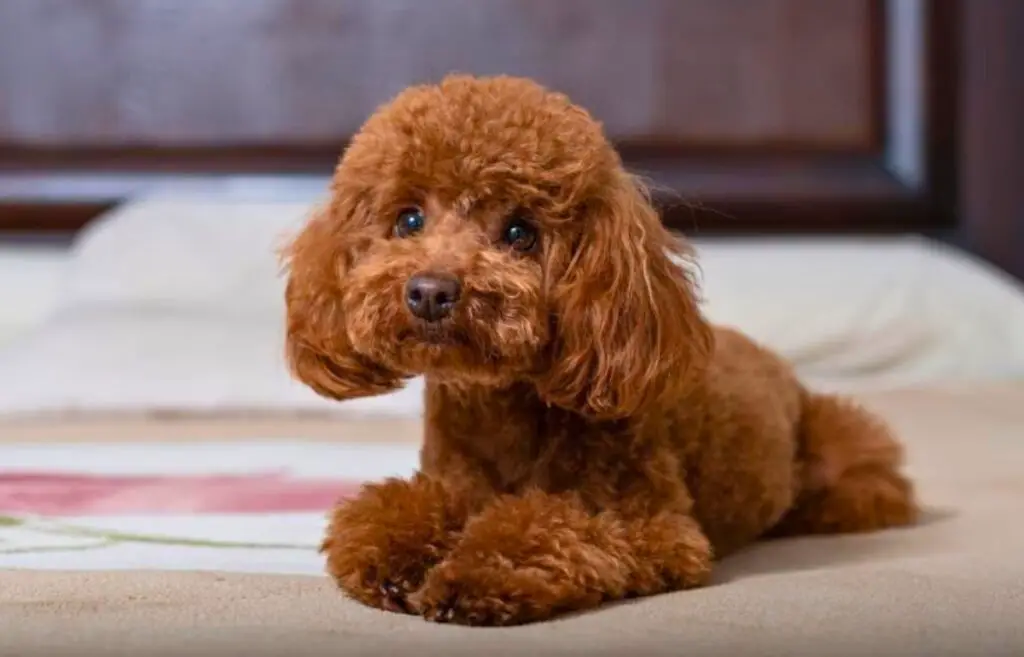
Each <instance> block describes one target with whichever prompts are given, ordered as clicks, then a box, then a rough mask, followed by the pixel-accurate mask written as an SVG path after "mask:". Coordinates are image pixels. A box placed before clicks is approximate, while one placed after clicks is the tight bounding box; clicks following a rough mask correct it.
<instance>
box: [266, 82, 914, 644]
mask: <svg viewBox="0 0 1024 657" xmlns="http://www.w3.org/2000/svg"><path fill="white" fill-rule="evenodd" d="M407 207H416V208H420V209H421V210H422V212H423V215H424V216H425V228H424V230H423V231H422V232H421V233H418V234H416V235H413V236H409V237H406V238H399V237H397V236H395V235H394V234H393V233H394V231H393V228H394V222H395V218H396V216H397V215H398V214H399V212H400V211H401V210H402V209H403V208H407ZM511 216H518V217H527V218H528V219H529V221H530V222H531V224H532V225H533V226H535V227H536V228H537V230H538V235H539V245H538V246H537V247H536V248H535V249H533V250H532V251H531V252H528V253H523V252H519V251H516V250H514V249H511V248H509V247H508V246H507V245H506V244H504V243H503V242H502V241H501V234H502V231H503V229H504V227H505V226H506V224H507V222H508V220H509V218H510V217H511ZM689 258H690V252H689V250H688V249H687V247H686V246H685V244H684V243H683V242H682V241H681V240H677V239H676V238H674V237H673V236H672V235H671V234H670V233H669V232H668V231H666V230H665V229H664V228H663V226H662V224H661V222H660V220H659V217H658V215H657V213H656V212H655V210H654V209H653V207H652V206H651V204H650V203H649V201H648V199H647V197H646V195H645V193H644V191H643V189H642V187H641V186H640V185H638V184H637V182H636V181H635V180H634V179H633V178H632V177H630V176H629V175H628V174H627V173H626V172H625V171H624V169H623V167H622V164H621V161H620V158H619V156H618V155H617V153H616V152H615V150H614V149H613V148H612V146H611V145H610V144H609V142H608V141H607V139H606V138H605V136H604V134H603V132H602V129H601V126H600V124H599V123H598V122H596V121H595V120H594V119H592V118H591V117H590V116H589V115H588V114H587V112H586V111H584V110H583V109H581V108H579V107H578V106H576V105H573V104H572V103H571V102H570V101H569V100H568V99H567V98H566V97H565V96H563V95H561V94H558V93H553V92H550V91H548V90H546V89H544V88H542V87H541V86H539V85H537V84H535V83H534V82H531V81H529V80H523V79H516V78H507V77H497V78H483V79H481V78H473V77H468V76H452V77H449V78H446V79H445V80H444V81H442V82H441V83H440V84H438V85H430V86H418V87H413V88H410V89H408V90H406V91H404V92H403V93H401V94H400V95H399V96H398V97H397V98H395V99H394V100H393V101H392V102H390V103H388V104H387V105H385V106H383V107H382V108H380V109H379V110H378V111H377V112H376V113H375V114H374V115H373V116H372V117H371V118H370V119H369V120H368V121H367V122H366V124H365V125H364V127H363V128H362V130H361V131H360V132H359V134H358V135H356V137H355V138H354V139H353V141H352V143H351V144H350V146H349V148H348V149H347V150H346V152H345V154H344V156H343V157H342V159H341V161H340V163H339V165H338V168H337V170H336V174H335V176H334V180H333V183H332V188H331V198H330V201H329V202H328V203H327V204H325V205H324V207H322V208H321V209H320V210H319V211H318V212H317V213H316V214H315V215H314V216H313V217H311V219H310V221H309V222H308V224H307V226H306V227H305V228H304V230H303V231H302V232H301V233H300V234H299V235H298V236H297V237H296V239H295V240H294V242H293V243H292V244H291V245H290V248H289V249H288V250H287V252H286V260H287V264H288V266H289V270H290V275H289V280H288V286H287V307H288V327H287V353H288V359H289V363H290V365H291V368H292V371H293V373H294V375H295V376H296V377H297V378H298V379H299V380H301V381H303V382H305V383H306V384H307V385H309V386H310V387H311V388H312V389H314V390H315V391H316V392H318V393H319V394H321V395H323V396H326V397H329V398H333V399H338V400H342V399H348V398H353V397H359V396H364V395H376V394H380V393H384V392H387V391H389V390H393V389H395V388H398V387H399V386H401V385H402V382H403V381H404V380H405V379H408V378H409V377H412V376H416V375H425V376H426V382H427V390H426V426H425V436H424V445H423V450H422V455H421V470H420V472H419V473H418V474H417V475H416V476H414V477H413V478H411V479H409V480H400V479H391V480H387V481H384V482H380V483H374V484H371V485H367V486H366V487H365V488H364V489H363V490H362V492H361V494H360V495H358V496H357V497H355V498H353V499H350V500H345V501H342V502H340V503H339V505H338V507H337V508H336V509H335V511H334V512H333V515H332V518H331V522H330V526H329V529H328V532H327V537H326V539H325V540H324V543H323V552H324V553H325V554H326V557H327V568H328V571H329V572H330V574H331V575H332V576H333V577H334V579H335V580H336V582H337V583H338V585H339V586H340V587H341V588H342V589H343V590H344V591H345V592H346V593H347V594H348V595H350V596H351V597H353V598H355V599H357V600H360V601H362V602H364V603H366V604H368V605H373V606H376V607H380V608H383V609H388V610H392V611H400V612H405V613H412V614H420V615H423V616H424V617H426V618H428V619H431V620H436V621H450V622H458V623H466V624H518V623H525V622H531V621H537V620H543V619H548V618H551V617H552V616H554V615H556V614H559V613H562V612H566V611H571V610H581V609H587V608H592V607H595V606H597V605H599V604H601V603H602V602H604V601H608V600H615V599H622V598H626V597H632V596H640V595H650V594H655V593H661V592H666V591H672V590H677V589H683V588H688V587H695V586H700V585H702V584H704V583H706V582H707V581H708V580H709V577H710V574H711V571H712V566H713V561H714V560H715V559H716V558H720V557H722V556H725V555H727V554H729V553H730V552H732V551H734V550H736V549H738V548H740V547H742V546H744V545H746V544H748V543H750V542H752V541H754V540H756V539H758V538H760V537H764V536H769V535H789V534H800V533H827V532H840V531H842V532H856V531H868V530H875V529H880V528H883V527H891V526H897V525H905V524H908V523H911V522H913V521H914V519H915V517H916V514H917V510H916V509H917V507H916V505H915V502H914V496H913V490H912V487H911V484H910V483H909V482H908V481H907V479H906V478H905V477H904V476H902V475H901V474H900V473H899V466H900V459H901V455H900V448H899V445H898V444H897V442H896V441H895V440H894V439H893V437H892V436H891V435H890V432H889V430H888V429H887V428H886V426H885V425H884V424H883V423H882V422H881V421H879V420H878V419H876V418H874V417H872V416H871V415H869V414H868V413H867V412H866V411H864V410H862V409H860V408H858V407H857V406H856V405H854V404H853V403H851V402H848V401H845V400H842V399H839V398H835V397H831V396H825V395H819V394H814V393H812V392H809V391H808V390H806V389H805V388H804V387H803V386H802V385H801V384H800V383H799V382H798V381H797V379H796V378H795V377H794V375H793V373H792V372H791V370H790V368H789V367H788V366H787V365H786V364H785V363H784V362H783V361H782V360H781V359H779V358H778V357H777V356H775V355H774V354H772V353H771V352H769V351H767V350H765V349H763V348H761V347H760V346H758V345H756V344H754V343H753V342H751V341H750V340H749V339H747V338H746V337H744V336H743V335H741V334H740V333H737V332H734V331H731V330H727V329H721V328H714V327H712V326H711V325H709V324H708V323H707V322H706V321H705V319H704V318H703V317H702V316H701V313H700V310H699V308H698V302H697V297H696V291H695V289H694V285H693V281H692V280H691V279H690V277H689V276H688V275H687V269H686V267H685V264H686V263H687V261H688V259H689ZM423 272H443V273H445V274H447V275H451V276H455V277H457V278H458V280H459V281H460V282H461V285H462V290H463V292H462V295H461V297H460V300H459V302H458V304H457V305H456V306H455V308H454V310H453V313H452V315H451V316H450V317H449V318H447V319H445V320H443V321H442V322H439V323H426V322H423V321H422V320H418V319H417V318H415V317H414V316H413V315H412V314H411V313H410V312H409V311H408V310H407V308H406V305H405V303H404V296H403V295H404V286H405V283H406V281H407V280H408V279H409V278H410V277H411V276H413V275H415V274H417V273H423Z"/></svg>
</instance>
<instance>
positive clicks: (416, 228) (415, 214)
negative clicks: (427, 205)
mask: <svg viewBox="0 0 1024 657" xmlns="http://www.w3.org/2000/svg"><path fill="white" fill-rule="evenodd" d="M425 221H426V217H424V216H423V211H422V210H420V209H419V208H405V209H404V210H402V211H401V212H399V213H398V219H396V220H395V235H397V236H398V237H409V236H410V235H415V234H416V233H418V232H420V231H421V230H423V224H424V222H425Z"/></svg>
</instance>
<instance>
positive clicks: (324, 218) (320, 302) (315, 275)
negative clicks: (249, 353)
mask: <svg viewBox="0 0 1024 657" xmlns="http://www.w3.org/2000/svg"><path fill="white" fill-rule="evenodd" d="M351 210H352V208H348V207H347V205H346V203H344V201H343V200H339V199H337V198H336V199H335V200H334V201H332V202H331V203H330V204H329V205H326V206H324V207H322V208H319V209H317V210H316V211H315V212H314V213H313V215H312V216H311V217H310V219H309V221H308V223H307V224H306V226H305V227H304V228H303V230H302V231H301V232H300V233H299V234H298V235H297V236H296V237H295V239H294V240H293V241H292V242H291V243H290V244H289V245H288V246H287V247H286V248H285V249H284V250H283V251H282V253H281V257H282V262H283V264H284V265H285V267H286V268H287V271H288V282H287V286H286V290H285V305H286V309H287V328H286V334H285V343H286V358H287V362H288V366H289V369H290V370H291V373H292V376H294V377H295V378H296V379H298V380H299V381H301V382H303V383H305V384H306V385H308V386H309V387H310V388H312V389H313V390H314V391H315V392H316V393H317V394H319V395H321V396H323V397H327V398H330V399H337V400H342V399H351V398H353V397H367V396H370V395H377V394H381V393H385V392H389V391H391V390H394V389H396V388H399V387H401V385H402V384H401V379H400V377H399V376H398V375H397V374H396V373H395V372H392V371H390V370H389V369H387V368H385V367H382V366H381V365H380V364H378V363H375V362H373V361H371V360H369V359H367V358H366V357H364V356H362V355H361V354H358V353H356V351H355V350H354V349H353V348H352V344H351V342H350V341H349V338H348V334H347V332H346V327H345V318H344V311H343V308H342V285H344V278H345V273H346V271H347V269H348V258H349V254H348V247H349V246H350V245H348V244H347V242H346V239H347V235H346V231H345V230H344V229H345V224H346V223H347V222H346V213H348V212H350V211H351Z"/></svg>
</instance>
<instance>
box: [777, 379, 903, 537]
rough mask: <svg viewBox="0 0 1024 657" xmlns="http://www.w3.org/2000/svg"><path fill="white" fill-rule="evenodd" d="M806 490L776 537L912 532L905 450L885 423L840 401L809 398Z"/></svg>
mask: <svg viewBox="0 0 1024 657" xmlns="http://www.w3.org/2000/svg"><path fill="white" fill-rule="evenodd" d="M800 449H801V459H800V460H801V470H802V477H801V480H802V481H801V490H800V491H799V493H798V495H797V499H796V502H795V504H794V505H793V508H792V509H790V511H789V512H788V513H787V514H786V515H785V516H783V518H782V519H781V520H780V521H779V523H778V524H777V525H776V526H775V527H774V528H773V529H772V530H771V531H770V532H769V535H770V536H792V535H798V534H838V533H853V532H869V531H875V530H879V529H885V528H888V527H897V526H902V525H909V524H913V523H914V522H915V521H916V519H917V516H918V506H917V502H916V500H915V495H914V487H913V484H912V483H911V482H910V480H909V479H907V477H906V476H904V475H903V474H902V473H901V472H900V466H901V465H902V448H901V446H900V444H899V443H898V442H897V441H896V439H895V438H894V437H893V435H892V433H891V431H890V429H889V427H888V426H886V424H885V423H884V422H883V421H882V420H881V419H880V418H877V417H875V416H874V415H872V414H871V413H869V412H868V411H867V410H865V409H864V408H862V407H860V406H858V405H857V404H855V403H853V402H851V401H849V400H845V399H843V398H841V397H836V396H831V395H817V394H811V393H805V394H804V399H803V413H802V417H801V422H800Z"/></svg>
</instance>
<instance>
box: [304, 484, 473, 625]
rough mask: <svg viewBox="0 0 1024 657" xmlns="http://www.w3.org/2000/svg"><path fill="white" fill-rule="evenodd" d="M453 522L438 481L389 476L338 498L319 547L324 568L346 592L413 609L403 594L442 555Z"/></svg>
mask: <svg viewBox="0 0 1024 657" xmlns="http://www.w3.org/2000/svg"><path fill="white" fill-rule="evenodd" d="M459 525H460V522H459V520H458V517H457V514H454V513H453V512H452V508H451V504H450V503H449V500H448V499H447V498H446V496H445V494H444V491H443V490H442V489H441V487H440V486H439V485H438V484H436V483H433V482H430V481H428V480H426V479H425V478H422V477H417V478H414V479H413V480H411V481H405V480H399V479H392V480H388V481H385V482H383V483H380V484H372V485H368V486H366V487H364V488H363V490H362V491H361V492H360V494H359V495H358V496H357V497H355V498H353V499H350V500H345V501H342V502H340V503H339V504H338V506H337V507H336V508H335V510H334V513H333V515H332V518H331V522H330V525H329V527H328V530H327V536H326V537H325V539H324V542H323V545H322V547H321V552H323V553H324V554H325V555H326V557H327V571H328V572H329V573H330V575H331V576H332V577H333V578H334V580H335V582H337V584H338V586H339V587H340V588H341V589H342V590H343V591H345V593H347V594H348V595H349V596H350V597H352V598H354V599H356V600H358V601H360V602H362V603H364V604H367V605H370V606H373V607H378V608H380V609H385V610H387V611H395V612H402V613H415V612H416V609H415V608H413V607H412V606H411V604H410V602H409V597H410V595H411V593H412V592H413V591H416V590H417V589H418V588H420V586H421V585H422V583H423V581H424V578H425V576H426V573H427V571H428V570H429V569H430V568H431V567H432V566H433V565H434V564H436V563H438V562H439V561H440V560H441V559H443V558H444V555H445V554H446V553H447V551H448V549H449V548H450V543H451V540H452V539H451V535H452V533H453V532H455V531H457V530H458V527H459Z"/></svg>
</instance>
